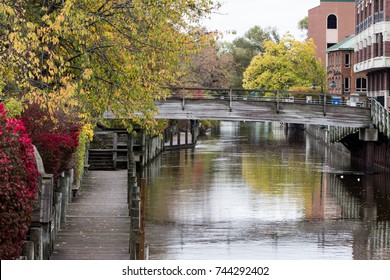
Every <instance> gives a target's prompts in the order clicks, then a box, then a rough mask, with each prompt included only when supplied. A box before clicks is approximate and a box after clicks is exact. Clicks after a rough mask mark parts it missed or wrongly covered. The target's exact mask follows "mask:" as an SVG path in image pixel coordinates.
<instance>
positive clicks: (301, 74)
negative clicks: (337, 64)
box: [243, 35, 326, 90]
mask: <svg viewBox="0 0 390 280" xmlns="http://www.w3.org/2000/svg"><path fill="white" fill-rule="evenodd" d="M264 46H265V51H264V53H262V54H259V55H257V56H256V57H254V58H253V60H252V61H251V63H250V65H249V67H248V68H247V69H246V71H245V73H244V82H243V84H244V87H245V88H261V87H264V88H266V89H270V90H286V89H287V88H291V87H306V88H308V89H309V88H310V87H311V85H312V84H313V83H314V84H317V85H323V84H324V81H325V76H326V73H325V70H324V69H323V67H322V64H321V62H320V61H319V60H317V58H316V54H315V45H314V42H313V40H312V39H309V40H308V41H305V42H301V41H297V40H295V39H294V37H293V36H291V35H285V36H284V37H283V39H282V40H281V41H280V42H279V43H275V42H273V41H267V42H266V43H265V44H264Z"/></svg>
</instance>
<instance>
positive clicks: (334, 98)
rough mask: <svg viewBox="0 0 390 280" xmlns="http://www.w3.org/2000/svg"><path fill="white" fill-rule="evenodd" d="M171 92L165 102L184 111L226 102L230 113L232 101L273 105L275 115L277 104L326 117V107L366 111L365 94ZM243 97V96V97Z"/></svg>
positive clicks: (194, 89)
mask: <svg viewBox="0 0 390 280" xmlns="http://www.w3.org/2000/svg"><path fill="white" fill-rule="evenodd" d="M169 89H171V90H172V91H173V92H172V94H171V95H170V96H169V97H167V99H168V100H169V99H180V100H182V110H185V107H186V103H187V100H226V101H228V102H229V105H228V106H229V109H230V110H232V102H233V101H252V102H274V103H276V107H277V111H279V110H278V109H279V108H280V104H281V103H286V102H288V103H307V104H308V105H310V104H313V105H314V104H317V105H322V106H323V108H324V109H323V114H324V116H326V113H327V106H329V105H335V106H352V107H363V108H369V107H370V102H368V101H367V95H365V94H358V93H355V94H348V95H346V94H345V95H340V94H331V93H326V92H323V93H319V92H295V91H276V90H265V89H232V88H225V89H224V88H200V87H175V88H169ZM243 93H246V94H243Z"/></svg>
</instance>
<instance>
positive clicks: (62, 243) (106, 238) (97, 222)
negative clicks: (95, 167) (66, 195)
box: [51, 170, 130, 260]
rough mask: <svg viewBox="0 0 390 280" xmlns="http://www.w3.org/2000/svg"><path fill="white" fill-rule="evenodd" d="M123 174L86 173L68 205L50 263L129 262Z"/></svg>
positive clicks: (124, 175)
mask: <svg viewBox="0 0 390 280" xmlns="http://www.w3.org/2000/svg"><path fill="white" fill-rule="evenodd" d="M128 213H129V210H128V204H127V170H120V171H90V172H89V173H88V174H87V175H86V176H85V177H84V179H83V185H82V186H81V188H80V190H79V193H78V196H77V197H76V198H73V202H72V203H70V204H69V208H68V212H67V216H66V222H65V223H64V224H63V225H62V226H61V230H60V231H59V234H58V236H57V240H56V242H55V244H54V252H53V254H52V256H51V259H53V260H129V259H130V254H129V238H130V217H129V215H128Z"/></svg>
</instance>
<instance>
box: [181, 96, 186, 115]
mask: <svg viewBox="0 0 390 280" xmlns="http://www.w3.org/2000/svg"><path fill="white" fill-rule="evenodd" d="M185 105H186V95H185V93H184V92H183V93H182V103H181V109H182V110H183V111H184V110H185Z"/></svg>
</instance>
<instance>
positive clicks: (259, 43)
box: [226, 26, 280, 88]
mask: <svg viewBox="0 0 390 280" xmlns="http://www.w3.org/2000/svg"><path fill="white" fill-rule="evenodd" d="M265 41H274V42H279V41H280V36H279V33H278V31H277V29H276V28H273V27H266V28H262V27H260V26H254V27H252V28H251V29H249V30H248V31H247V32H246V33H245V35H244V36H242V37H238V38H237V39H235V40H233V42H231V43H226V48H227V49H228V50H229V52H230V53H231V54H232V56H233V60H234V63H235V69H236V73H237V74H236V76H235V78H234V81H233V84H234V87H237V88H241V87H242V79H243V73H244V71H245V70H246V68H247V67H248V66H249V64H250V62H251V61H252V59H253V57H255V56H256V55H258V54H261V53H263V52H264V50H265V48H264V42H265Z"/></svg>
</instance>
